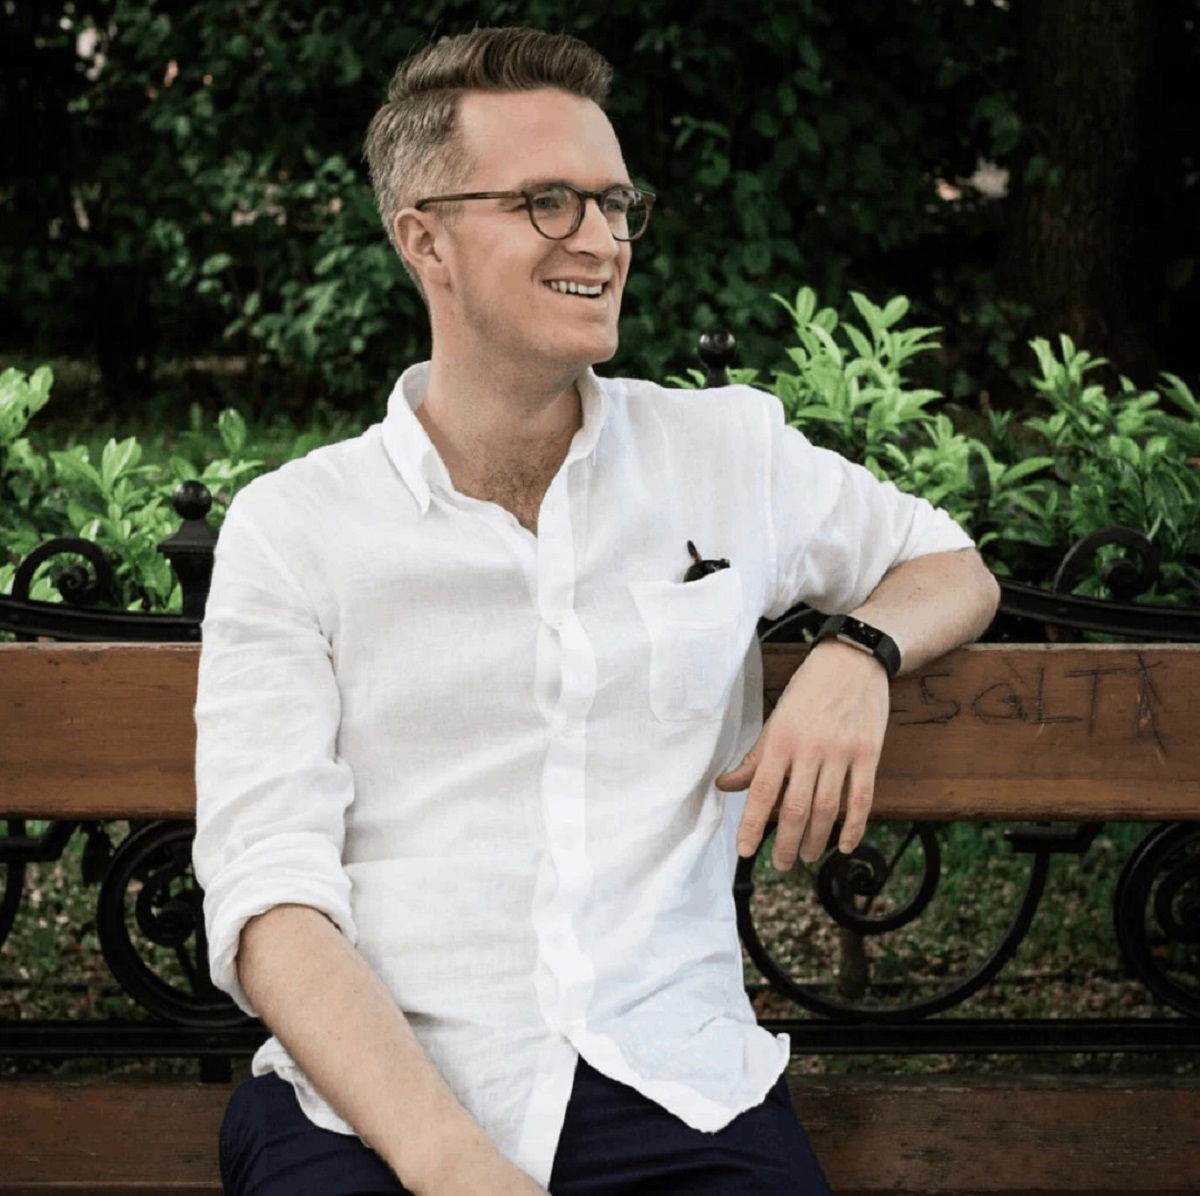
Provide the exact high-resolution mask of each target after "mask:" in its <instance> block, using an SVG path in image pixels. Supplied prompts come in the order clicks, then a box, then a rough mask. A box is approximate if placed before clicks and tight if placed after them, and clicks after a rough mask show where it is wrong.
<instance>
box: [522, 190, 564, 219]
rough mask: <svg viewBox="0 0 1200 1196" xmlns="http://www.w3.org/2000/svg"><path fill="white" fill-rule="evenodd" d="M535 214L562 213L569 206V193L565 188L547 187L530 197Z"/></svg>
mask: <svg viewBox="0 0 1200 1196" xmlns="http://www.w3.org/2000/svg"><path fill="white" fill-rule="evenodd" d="M529 204H530V206H531V207H532V208H533V210H534V211H535V212H547V213H548V212H561V211H562V210H563V209H564V208H565V207H566V206H567V191H566V189H565V188H563V187H545V188H543V189H542V190H541V191H535V192H534V193H533V194H532V195H531V196H530V197H529Z"/></svg>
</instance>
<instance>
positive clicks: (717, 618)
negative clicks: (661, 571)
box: [629, 568, 746, 722]
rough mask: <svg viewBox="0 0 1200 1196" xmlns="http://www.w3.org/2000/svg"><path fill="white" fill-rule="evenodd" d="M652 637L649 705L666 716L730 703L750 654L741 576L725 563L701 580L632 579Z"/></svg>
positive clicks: (697, 714) (680, 717) (684, 718)
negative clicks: (745, 636) (743, 626)
mask: <svg viewBox="0 0 1200 1196" xmlns="http://www.w3.org/2000/svg"><path fill="white" fill-rule="evenodd" d="M629 590H630V593H631V594H632V596H633V600H634V602H635V604H636V605H637V609H638V614H639V615H640V616H641V619H642V623H643V624H644V625H645V628H646V632H647V635H648V636H649V639H650V708H651V709H652V710H653V712H654V714H655V715H656V716H657V717H658V718H660V719H662V720H663V721H664V722H689V721H692V720H694V719H703V718H713V717H715V716H717V715H719V714H721V713H723V711H724V709H725V701H726V699H727V698H728V696H729V690H730V688H731V686H732V685H733V681H734V678H735V677H736V676H737V670H738V667H739V666H740V664H741V661H742V658H743V656H744V654H745V649H746V645H745V644H743V643H742V642H741V636H740V628H741V621H742V620H741V615H742V577H741V574H740V573H739V572H738V571H737V570H736V569H733V568H729V569H720V570H718V571H717V572H716V573H710V574H708V576H706V577H702V578H700V579H699V580H697V581H687V582H678V581H641V582H632V583H631V584H630V586H629Z"/></svg>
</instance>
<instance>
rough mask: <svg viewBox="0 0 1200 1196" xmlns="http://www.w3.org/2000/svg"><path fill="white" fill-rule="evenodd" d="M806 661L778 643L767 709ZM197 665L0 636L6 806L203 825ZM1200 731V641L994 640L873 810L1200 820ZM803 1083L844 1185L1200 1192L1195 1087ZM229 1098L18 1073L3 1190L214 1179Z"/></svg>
mask: <svg viewBox="0 0 1200 1196" xmlns="http://www.w3.org/2000/svg"><path fill="white" fill-rule="evenodd" d="M803 654H804V649H803V648H802V647H797V646H793V645H773V644H767V645H765V646H764V689H765V694H766V697H767V699H768V701H770V700H771V699H772V698H773V697H774V696H776V695H777V694H778V693H779V692H780V691H781V690H782V688H783V686H784V684H785V683H786V680H787V678H788V677H789V676H790V674H791V672H792V671H793V670H794V669H795V668H796V666H797V665H798V664H799V662H800V660H801V659H802V658H803ZM198 655H199V650H198V648H197V647H196V646H195V645H187V644H179V645H176V644H86V645H84V644H81V645H63V644H54V643H19V644H0V818H3V817H5V816H11V817H25V818H38V819H99V818H112V819H159V818H165V819H188V818H191V817H192V815H193V812H194V800H195V797H194V789H193V780H192V760H193V748H194V731H193V723H192V713H191V712H192V704H193V701H194V694H195V684H196V667H197V661H198ZM1198 727H1200V645H1197V646H1185V645H1139V646H1136V647H1127V646H1124V645H1103V646H1094V645H1093V646H1068V645H1019V646H1011V645H975V646H972V647H969V648H966V649H962V650H960V651H958V652H955V653H952V654H950V655H949V656H946V657H944V658H942V659H941V660H939V661H936V662H934V663H933V664H931V665H930V666H928V667H927V668H926V669H924V670H922V672H920V673H919V674H917V675H914V676H911V677H903V678H900V679H899V680H898V681H897V682H896V683H895V684H894V686H893V709H892V719H891V728H890V731H889V736H888V741H887V744H886V747H885V751H884V756H883V760H882V762H881V766H880V773H879V779H878V786H877V794H876V800H875V814H876V816H877V817H878V818H880V819H895V820H910V819H911V820H926V821H928V820H933V821H939V822H940V821H951V820H958V819H962V820H1009V819H1027V820H1034V821H1038V820H1068V821H1073V820H1077V821H1096V820H1126V821H1128V820H1145V821H1157V820H1161V819H1185V820H1193V819H1198V818H1200V734H1198V733H1197V728H1198ZM2 1036H3V1027H2V1026H0V1052H2V1051H3V1038H2ZM881 1070H883V1069H881ZM792 1088H793V1095H794V1099H795V1102H796V1106H797V1110H798V1112H799V1114H800V1117H801V1119H802V1120H803V1122H804V1123H805V1125H806V1126H807V1128H808V1130H809V1133H810V1136H811V1138H812V1140H813V1144H814V1147H815V1149H816V1152H817V1154H818V1157H819V1158H820V1159H821V1160H822V1163H823V1165H824V1166H825V1168H826V1171H827V1173H828V1174H829V1176H830V1179H831V1181H832V1183H833V1185H834V1188H835V1190H837V1191H838V1192H839V1193H855V1192H857V1193H882V1192H911V1193H928V1194H933V1193H949V1192H960V1193H968V1192H971V1193H1001V1192H1007V1193H1018V1192H1019V1193H1034V1192H1047V1193H1049V1192H1118V1191H1122V1192H1130V1193H1133V1192H1138V1193H1150V1192H1160V1193H1166V1192H1190V1193H1195V1192H1197V1191H1200V1081H1189V1080H1179V1081H1171V1080H1164V1079H1161V1078H1155V1079H1148V1080H1146V1081H1138V1082H1134V1081H1130V1080H1128V1079H1120V1080H1112V1081H1108V1080H1093V1079H1087V1080H1080V1079H1076V1080H1065V1079H1055V1078H1052V1077H1047V1078H1037V1079H1028V1080H1025V1079H1022V1080H1010V1079H1004V1080H1000V1079H996V1078H992V1079H989V1078H988V1077H987V1076H985V1075H984V1076H979V1077H977V1078H972V1080H971V1081H970V1082H969V1083H968V1082H964V1081H963V1079H962V1078H961V1077H956V1078H953V1079H950V1078H947V1079H937V1078H931V1079H919V1080H914V1079H911V1078H910V1079H907V1080H904V1081H894V1082H890V1081H888V1080H887V1079H886V1078H883V1077H879V1078H872V1079H870V1080H862V1079H851V1078H814V1077H795V1078H794V1079H793V1083H792ZM229 1092H230V1088H229V1086H228V1085H225V1084H197V1083H182V1082H181V1083H147V1082H138V1083H132V1082H121V1081H116V1080H96V1081H74V1080H72V1081H65V1080H64V1081H50V1082H47V1081H44V1080H39V1079H14V1080H9V1081H6V1082H3V1083H0V1193H5V1194H9V1196H11V1194H14V1193H35V1192H37V1193H45V1192H52V1191H70V1192H76V1193H84V1192H88V1193H96V1194H98V1193H105V1194H108V1196H117V1194H118V1193H135V1192H137V1193H149V1192H154V1193H201V1192H203V1193H212V1192H218V1191H219V1190H220V1185H219V1182H218V1179H217V1168H216V1142H217V1127H218V1125H219V1122H220V1118H221V1113H222V1111H223V1109H224V1105H225V1102H226V1101H227V1100H228V1097H229Z"/></svg>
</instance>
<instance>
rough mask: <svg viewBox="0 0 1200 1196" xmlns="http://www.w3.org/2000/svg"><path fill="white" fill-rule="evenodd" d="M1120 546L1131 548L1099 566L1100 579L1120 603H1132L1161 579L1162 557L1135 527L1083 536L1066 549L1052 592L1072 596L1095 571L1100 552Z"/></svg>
mask: <svg viewBox="0 0 1200 1196" xmlns="http://www.w3.org/2000/svg"><path fill="white" fill-rule="evenodd" d="M1110 544H1119V545H1121V546H1122V547H1124V548H1126V549H1129V550H1130V551H1129V552H1127V553H1126V554H1125V555H1124V556H1121V557H1117V558H1116V559H1115V560H1110V561H1106V562H1105V563H1104V564H1103V565H1101V566H1100V580H1101V581H1102V582H1103V583H1104V585H1105V586H1106V587H1107V588H1108V591H1109V593H1110V594H1112V596H1113V598H1114V599H1116V601H1118V602H1129V601H1130V600H1131V599H1133V598H1136V597H1137V596H1138V595H1139V594H1144V593H1145V592H1146V591H1147V590H1148V589H1150V587H1151V586H1152V585H1154V583H1155V582H1156V581H1158V579H1159V566H1160V564H1161V562H1162V554H1161V553H1160V552H1159V548H1158V545H1157V544H1155V543H1154V541H1153V540H1151V539H1150V538H1149V537H1148V536H1145V535H1143V534H1142V533H1141V532H1139V531H1137V530H1135V529H1134V528H1132V527H1106V528H1103V529H1102V530H1101V531H1098V532H1093V533H1092V534H1091V535H1090V536H1084V537H1083V539H1082V540H1077V541H1076V542H1075V543H1074V544H1072V545H1071V547H1070V548H1069V549H1067V552H1066V555H1065V556H1064V557H1063V559H1062V564H1060V565H1059V567H1058V572H1057V573H1056V574H1055V575H1054V584H1053V587H1052V588H1053V590H1054V591H1055V593H1058V594H1070V593H1072V592H1073V591H1074V589H1075V587H1076V586H1078V585H1079V584H1080V583H1081V582H1083V581H1086V580H1087V579H1088V578H1089V577H1091V576H1093V575H1094V574H1095V572H1096V561H1097V559H1098V557H1099V553H1100V549H1102V548H1106V547H1108V546H1109V545H1110Z"/></svg>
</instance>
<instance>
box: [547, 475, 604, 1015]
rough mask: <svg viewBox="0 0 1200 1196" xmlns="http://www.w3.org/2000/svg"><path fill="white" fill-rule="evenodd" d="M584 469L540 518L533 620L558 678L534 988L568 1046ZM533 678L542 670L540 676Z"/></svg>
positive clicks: (578, 961) (578, 904) (579, 1001)
mask: <svg viewBox="0 0 1200 1196" xmlns="http://www.w3.org/2000/svg"><path fill="white" fill-rule="evenodd" d="M585 474H586V470H585V466H584V464H583V462H582V461H580V460H577V461H574V462H569V463H568V464H567V465H566V467H565V468H563V469H562V470H560V471H559V473H558V474H557V475H556V476H555V478H554V481H553V482H552V483H551V485H550V487H549V489H548V490H547V492H546V496H545V498H544V500H543V502H542V506H541V510H540V512H539V515H538V536H537V588H536V593H537V608H538V617H539V619H540V620H541V621H542V623H543V624H544V625H545V626H546V627H547V628H549V630H550V632H551V633H552V634H549V635H544V636H540V637H539V651H544V652H546V653H548V654H550V655H551V657H552V659H551V660H548V661H539V666H549V667H548V668H546V669H545V672H547V673H553V672H557V675H558V679H559V686H558V696H557V700H556V701H555V702H553V703H550V704H548V705H547V706H546V708H545V709H546V714H547V721H548V726H547V746H546V755H545V761H544V764H543V768H542V777H541V787H540V793H539V798H540V805H541V818H542V826H543V829H544V834H545V842H544V844H543V855H542V862H541V865H540V867H539V872H538V878H537V886H536V890H535V895H534V910H533V924H534V932H535V934H536V935H537V942H538V969H537V977H536V984H537V990H538V998H539V1001H540V1002H541V1006H542V1013H543V1015H544V1017H545V1019H546V1021H547V1023H548V1024H549V1025H550V1026H551V1027H553V1028H554V1029H557V1030H558V1031H559V1032H560V1033H562V1034H563V1035H564V1036H566V1037H568V1038H569V1037H571V1036H572V1034H573V1033H577V1032H578V1031H579V1030H581V1029H582V1028H583V1025H584V1021H585V1014H586V1010H587V1006H588V1001H589V999H590V996H591V991H592V983H593V978H594V969H593V965H592V961H591V960H590V959H589V958H588V956H587V954H586V953H585V951H584V949H583V947H582V945H581V944H580V942H579V939H578V935H577V930H576V928H577V926H578V925H579V920H578V913H579V911H580V910H581V908H582V905H583V903H584V900H585V899H586V897H587V894H588V892H589V890H590V888H591V885H592V874H593V867H592V861H591V859H590V858H589V855H588V850H587V841H586V821H585V793H586V783H585V777H586V763H587V715H588V711H589V710H590V709H591V705H592V701H593V698H594V697H595V693H596V658H595V653H594V651H593V649H592V644H591V641H590V640H589V639H588V636H587V634H586V632H585V631H584V627H583V623H582V622H581V621H580V618H579V615H578V613H577V611H576V606H575V592H576V576H575V573H576V559H577V555H582V554H577V546H576V543H575V534H576V532H575V528H576V527H577V526H582V525H583V523H584V520H583V518H582V517H580V518H576V519H574V520H573V519H572V509H573V508H574V509H575V512H576V514H577V515H579V516H581V515H582V512H581V510H580V508H581V507H582V506H583V505H584V504H585V503H586V492H585V491H586V477H585ZM539 672H542V668H541V667H539Z"/></svg>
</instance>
